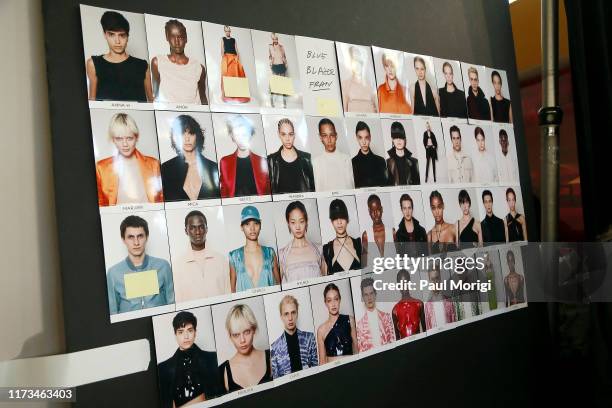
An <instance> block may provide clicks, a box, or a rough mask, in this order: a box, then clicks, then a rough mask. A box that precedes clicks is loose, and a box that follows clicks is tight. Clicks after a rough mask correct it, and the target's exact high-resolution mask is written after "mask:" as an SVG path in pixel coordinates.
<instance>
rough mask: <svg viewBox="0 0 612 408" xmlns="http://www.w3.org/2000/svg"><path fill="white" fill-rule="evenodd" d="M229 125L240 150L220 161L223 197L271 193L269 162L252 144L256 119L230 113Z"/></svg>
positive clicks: (228, 128)
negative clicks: (253, 149)
mask: <svg viewBox="0 0 612 408" xmlns="http://www.w3.org/2000/svg"><path fill="white" fill-rule="evenodd" d="M225 126H226V129H227V135H228V136H229V137H230V138H231V140H232V142H233V143H234V144H235V146H236V150H235V151H234V153H232V154H230V155H227V156H225V157H222V158H221V160H220V162H219V168H220V171H221V176H220V177H221V198H230V197H243V196H255V195H258V196H261V195H269V194H270V181H269V178H268V163H267V161H266V159H265V158H264V157H261V156H259V155H257V154H255V153H254V152H253V151H252V147H251V144H252V140H253V137H254V136H255V127H254V125H253V123H252V122H251V120H250V119H249V118H247V117H246V116H244V115H229V116H228V117H227V119H226V122H225Z"/></svg>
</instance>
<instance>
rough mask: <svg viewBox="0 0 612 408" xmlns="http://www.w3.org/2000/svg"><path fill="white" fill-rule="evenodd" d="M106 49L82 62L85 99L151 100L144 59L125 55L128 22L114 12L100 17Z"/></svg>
mask: <svg viewBox="0 0 612 408" xmlns="http://www.w3.org/2000/svg"><path fill="white" fill-rule="evenodd" d="M100 24H101V26H102V35H104V39H105V40H106V42H107V44H108V52H106V53H105V54H102V55H92V56H91V57H90V58H89V59H88V60H87V62H86V71H87V80H88V82H89V100H92V101H95V100H98V101H131V102H151V101H152V100H153V91H152V87H151V77H150V73H149V64H148V63H147V61H145V60H143V59H140V58H136V57H134V56H132V55H129V54H128V52H127V46H128V40H129V38H130V23H129V22H128V20H127V19H126V18H125V17H124V16H123V15H122V14H121V13H118V12H116V11H110V10H109V11H106V12H105V13H104V14H103V15H102V18H101V19H100Z"/></svg>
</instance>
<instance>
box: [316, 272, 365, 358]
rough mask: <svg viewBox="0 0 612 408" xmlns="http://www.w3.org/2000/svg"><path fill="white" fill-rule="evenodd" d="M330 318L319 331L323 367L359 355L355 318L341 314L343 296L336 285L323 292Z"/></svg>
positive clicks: (319, 348)
mask: <svg viewBox="0 0 612 408" xmlns="http://www.w3.org/2000/svg"><path fill="white" fill-rule="evenodd" d="M323 301H324V303H325V307H326V308H327V312H328V317H327V320H325V321H324V322H323V323H322V324H321V325H320V326H319V328H318V329H317V348H318V350H319V364H320V365H323V364H326V363H330V362H332V361H335V360H338V359H341V358H344V357H346V356H350V355H353V354H356V353H357V333H356V330H355V319H354V317H353V316H350V315H347V314H341V313H340V302H341V301H342V296H341V294H340V289H338V286H336V284H335V283H329V284H327V285H326V286H325V289H324V290H323Z"/></svg>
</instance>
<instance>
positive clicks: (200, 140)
mask: <svg viewBox="0 0 612 408" xmlns="http://www.w3.org/2000/svg"><path fill="white" fill-rule="evenodd" d="M185 132H189V133H193V134H194V135H195V137H196V150H197V151H198V152H201V151H202V149H204V130H203V129H202V127H201V126H200V124H199V123H198V121H196V120H195V119H194V118H193V117H192V116H189V115H178V116H177V117H176V118H175V119H174V120H173V121H172V125H171V126H170V145H171V146H172V148H173V149H174V151H175V152H176V154H178V155H182V154H183V152H182V151H181V146H182V144H183V134H184V133H185ZM179 141H180V143H177V142H179Z"/></svg>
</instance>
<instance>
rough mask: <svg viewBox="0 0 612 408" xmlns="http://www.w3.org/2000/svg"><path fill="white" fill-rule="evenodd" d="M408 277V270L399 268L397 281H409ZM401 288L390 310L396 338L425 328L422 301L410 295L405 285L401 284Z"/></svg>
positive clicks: (409, 276) (416, 332) (404, 336)
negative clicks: (398, 296)
mask: <svg viewBox="0 0 612 408" xmlns="http://www.w3.org/2000/svg"><path fill="white" fill-rule="evenodd" d="M410 278H411V275H410V272H408V271H407V270H405V269H400V270H399V271H398V272H397V283H402V282H410ZM402 288H403V289H402V290H401V291H400V294H401V298H400V300H399V301H398V302H397V303H396V304H395V306H393V310H392V312H391V316H392V318H393V327H394V329H395V337H396V338H397V339H398V340H399V339H403V338H406V337H409V336H412V335H413V334H418V333H422V332H424V331H425V330H426V325H425V309H424V305H423V301H421V300H420V299H417V298H415V297H412V296H411V295H410V290H409V289H408V288H407V287H406V286H402Z"/></svg>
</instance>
